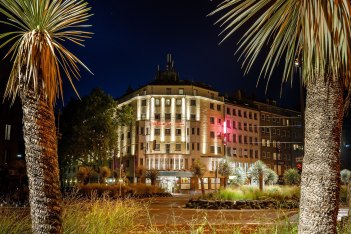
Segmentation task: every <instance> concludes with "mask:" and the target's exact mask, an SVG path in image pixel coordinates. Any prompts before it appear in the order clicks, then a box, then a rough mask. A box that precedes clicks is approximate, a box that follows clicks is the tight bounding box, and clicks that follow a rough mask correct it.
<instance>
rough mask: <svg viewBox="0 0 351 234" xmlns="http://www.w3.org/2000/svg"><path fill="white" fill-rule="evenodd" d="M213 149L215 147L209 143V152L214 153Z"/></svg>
mask: <svg viewBox="0 0 351 234" xmlns="http://www.w3.org/2000/svg"><path fill="white" fill-rule="evenodd" d="M214 149H215V147H214V146H213V145H211V146H210V152H211V153H214V151H215V150H214Z"/></svg>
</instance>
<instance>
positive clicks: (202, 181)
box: [200, 177, 217, 195]
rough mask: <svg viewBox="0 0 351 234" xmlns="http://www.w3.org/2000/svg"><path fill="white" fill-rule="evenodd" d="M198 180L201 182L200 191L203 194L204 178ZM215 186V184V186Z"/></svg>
mask: <svg viewBox="0 0 351 234" xmlns="http://www.w3.org/2000/svg"><path fill="white" fill-rule="evenodd" d="M200 182H201V193H202V195H205V185H204V178H202V177H201V178H200ZM216 188H217V186H216Z"/></svg>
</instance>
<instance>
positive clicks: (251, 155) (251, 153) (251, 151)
mask: <svg viewBox="0 0 351 234" xmlns="http://www.w3.org/2000/svg"><path fill="white" fill-rule="evenodd" d="M249 152H250V154H249V155H250V158H253V150H252V149H250V151H249Z"/></svg>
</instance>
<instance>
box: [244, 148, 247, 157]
mask: <svg viewBox="0 0 351 234" xmlns="http://www.w3.org/2000/svg"><path fill="white" fill-rule="evenodd" d="M244 157H245V158H247V157H248V155H247V149H244Z"/></svg>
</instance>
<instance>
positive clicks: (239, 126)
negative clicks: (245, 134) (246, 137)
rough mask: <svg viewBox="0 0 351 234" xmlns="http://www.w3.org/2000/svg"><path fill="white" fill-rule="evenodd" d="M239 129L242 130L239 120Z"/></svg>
mask: <svg viewBox="0 0 351 234" xmlns="http://www.w3.org/2000/svg"><path fill="white" fill-rule="evenodd" d="M238 129H239V130H241V123H240V122H238Z"/></svg>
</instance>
